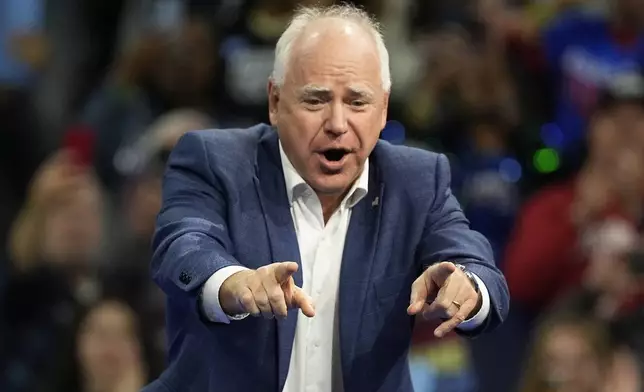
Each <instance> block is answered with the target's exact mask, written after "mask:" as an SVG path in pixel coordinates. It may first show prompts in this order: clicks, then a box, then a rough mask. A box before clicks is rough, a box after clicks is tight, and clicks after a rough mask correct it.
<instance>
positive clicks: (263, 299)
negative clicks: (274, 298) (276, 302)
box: [255, 295, 269, 308]
mask: <svg viewBox="0 0 644 392" xmlns="http://www.w3.org/2000/svg"><path fill="white" fill-rule="evenodd" d="M255 303H256V304H257V306H259V307H260V308H265V307H267V306H268V305H269V303H268V297H267V296H266V295H257V296H255Z"/></svg>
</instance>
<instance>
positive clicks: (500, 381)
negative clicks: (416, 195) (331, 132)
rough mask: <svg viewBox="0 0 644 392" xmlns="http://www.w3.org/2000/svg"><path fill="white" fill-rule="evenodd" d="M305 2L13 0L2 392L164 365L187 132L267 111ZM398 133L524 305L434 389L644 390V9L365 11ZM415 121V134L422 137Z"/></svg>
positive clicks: (4, 47) (128, 383)
mask: <svg viewBox="0 0 644 392" xmlns="http://www.w3.org/2000/svg"><path fill="white" fill-rule="evenodd" d="M299 3H320V4H331V3H333V1H314V2H313V1H297V0H201V1H196V0H192V1H190V0H183V1H182V0H109V1H107V0H105V1H101V0H93V1H88V0H0V235H1V236H2V237H1V238H2V241H4V243H5V244H6V246H5V247H3V248H2V249H3V252H1V253H0V304H1V305H0V312H1V314H0V391H3V392H18V391H30V392H31V391H36V392H38V391H54V392H58V391H61V392H62V391H65V392H68V391H84V392H134V391H138V390H139V389H140V388H141V387H142V386H143V385H145V383H146V382H147V381H148V380H150V379H152V378H154V377H155V376H157V375H158V374H159V372H160V371H161V370H162V369H163V366H164V358H165V356H164V352H165V337H164V332H163V328H164V309H163V307H164V298H163V295H162V294H161V293H160V291H159V290H158V289H157V288H156V286H155V285H154V284H153V283H152V282H151V279H150V277H149V274H148V264H149V260H150V245H149V243H150V238H151V235H152V232H153V230H154V223H155V215H156V213H157V211H158V209H159V206H160V183H161V178H162V173H163V167H164V163H165V160H166V159H167V156H168V154H169V151H170V150H171V149H172V147H173V145H174V143H175V142H176V141H177V139H178V138H179V137H180V136H181V134H182V133H184V132H186V131H189V130H194V129H203V128H215V127H220V128H221V127H238V126H248V125H251V124H254V123H257V122H266V121H267V120H268V119H267V107H266V90H265V88H266V81H267V77H268V75H269V74H270V72H271V68H272V61H273V47H274V45H275V43H276V40H277V38H278V37H279V35H280V34H281V32H282V31H283V30H284V28H285V25H286V23H287V21H288V20H289V18H290V16H291V13H292V10H293V8H294V6H296V5H297V4H299ZM356 4H359V5H361V6H363V7H365V8H366V9H367V10H368V11H369V12H371V13H373V14H374V15H376V16H377V17H378V19H379V20H380V21H381V23H382V26H383V30H384V35H385V39H386V43H387V45H388V48H389V51H390V56H391V67H392V78H393V91H392V98H391V101H392V102H391V113H390V119H392V120H396V121H397V123H392V124H390V126H389V127H387V129H386V132H384V133H383V138H386V139H389V140H390V141H392V142H395V143H404V144H408V145H413V146H416V147H420V148H426V149H431V150H434V151H440V152H443V153H445V154H447V155H448V157H449V158H450V159H451V163H452V176H453V184H452V185H453V190H454V192H455V194H456V195H457V196H458V198H459V200H460V202H461V203H462V205H463V208H464V209H465V212H466V214H467V216H468V217H469V218H470V220H471V223H472V227H473V228H474V229H476V230H479V231H481V232H482V233H484V234H485V235H486V236H487V237H488V238H489V240H490V242H491V243H492V246H493V248H494V252H495V254H496V257H497V262H498V265H499V267H500V268H501V269H502V270H503V271H504V273H505V274H506V277H507V280H508V284H509V287H510V291H511V296H512V306H511V314H510V316H509V319H508V320H507V322H506V323H505V324H504V325H503V326H502V327H501V328H500V329H499V330H497V331H496V332H495V333H492V334H490V335H486V336H483V337H480V338H478V339H475V340H472V341H464V340H462V339H460V338H458V337H457V336H450V337H448V338H445V339H442V340H440V341H436V340H433V339H432V331H433V325H429V324H425V323H423V322H421V321H419V322H418V325H417V329H416V331H417V336H416V338H415V340H414V344H413V347H412V352H411V360H410V363H411V368H412V374H413V379H414V384H415V387H416V391H418V392H430V391H442V392H470V391H484V392H488V391H489V392H506V391H507V392H511V391H512V392H513V391H520V392H523V391H525V392H604V391H612V392H631V391H632V392H641V391H644V384H643V383H642V374H644V373H643V372H644V311H643V307H642V304H643V303H644V295H643V294H644V285H643V284H642V283H643V278H644V247H642V244H643V243H642V234H643V229H644V215H643V214H644V209H643V207H644V81H643V79H642V76H641V74H640V72H641V71H640V68H641V66H642V65H644V35H642V31H643V28H644V0H586V1H583V0H449V1H448V0H363V1H360V2H356ZM402 126H404V128H405V130H406V131H405V132H404V134H403V133H402V132H401V128H402Z"/></svg>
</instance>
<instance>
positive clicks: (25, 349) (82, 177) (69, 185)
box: [0, 152, 103, 391]
mask: <svg viewBox="0 0 644 392" xmlns="http://www.w3.org/2000/svg"><path fill="white" fill-rule="evenodd" d="M12 230H13V232H12V236H11V243H10V250H11V256H12V261H13V265H12V267H14V270H15V272H14V273H13V274H12V275H11V278H10V281H9V285H8V287H7V290H6V293H5V296H4V301H3V304H2V306H1V307H0V310H2V315H1V317H0V320H2V323H1V324H2V329H3V341H4V344H3V345H2V347H1V349H2V351H1V352H0V361H1V364H0V368H1V369H3V373H2V375H1V379H0V389H2V390H3V391H23V390H28V391H39V390H42V389H43V388H46V387H47V386H48V385H49V384H48V383H49V382H51V381H52V379H53V377H55V375H56V366H57V364H58V360H59V359H60V355H61V348H63V347H65V345H66V344H68V343H69V341H70V339H72V336H71V333H73V325H74V323H75V320H76V317H77V316H78V315H79V313H80V312H81V311H82V309H83V307H84V306H86V305H87V304H88V303H90V302H91V301H93V300H94V299H95V298H96V297H97V296H98V295H99V294H100V292H101V285H100V282H99V281H98V279H97V276H96V266H97V259H98V257H99V256H100V249H101V246H100V245H101V242H102V239H103V204H102V195H101V191H100V188H99V186H98V183H97V180H96V179H95V178H94V177H93V176H92V174H91V172H90V171H88V170H86V169H84V168H81V167H78V166H76V165H74V163H73V160H72V159H71V157H70V156H69V154H67V153H66V152H60V153H59V154H56V155H55V156H53V157H52V158H50V159H49V160H48V161H46V162H45V163H44V164H43V165H42V167H41V168H40V169H39V171H38V172H37V173H36V175H35V177H34V179H33V183H32V186H31V190H30V194H29V196H28V200H27V203H26V205H25V207H24V208H23V211H22V212H21V213H20V217H19V218H18V219H17V221H16V222H15V224H14V227H13V229H12Z"/></svg>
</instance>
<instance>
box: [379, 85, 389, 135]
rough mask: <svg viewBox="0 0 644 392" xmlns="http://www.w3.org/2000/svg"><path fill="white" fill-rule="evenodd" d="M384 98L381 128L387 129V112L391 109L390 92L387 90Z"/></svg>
mask: <svg viewBox="0 0 644 392" xmlns="http://www.w3.org/2000/svg"><path fill="white" fill-rule="evenodd" d="M382 99H383V103H382V114H381V120H380V129H385V125H387V112H388V111H389V92H386V93H385V94H384V96H383V98H382Z"/></svg>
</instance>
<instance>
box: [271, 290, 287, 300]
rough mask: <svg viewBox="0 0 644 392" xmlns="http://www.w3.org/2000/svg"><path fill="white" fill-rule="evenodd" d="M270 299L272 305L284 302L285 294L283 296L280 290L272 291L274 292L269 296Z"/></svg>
mask: <svg viewBox="0 0 644 392" xmlns="http://www.w3.org/2000/svg"><path fill="white" fill-rule="evenodd" d="M268 299H269V300H270V301H271V302H272V303H275V302H280V301H284V294H283V293H282V292H281V291H279V290H276V291H272V292H271V293H270V294H269V296H268Z"/></svg>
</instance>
